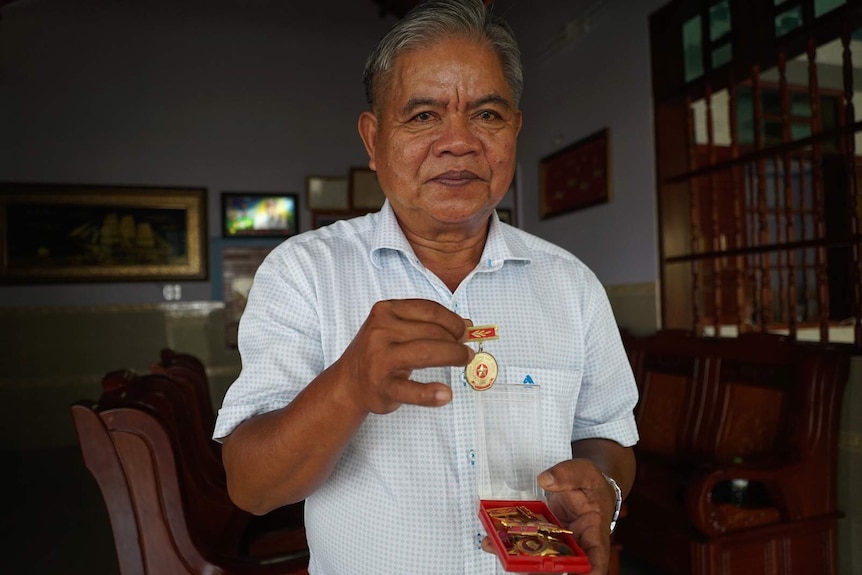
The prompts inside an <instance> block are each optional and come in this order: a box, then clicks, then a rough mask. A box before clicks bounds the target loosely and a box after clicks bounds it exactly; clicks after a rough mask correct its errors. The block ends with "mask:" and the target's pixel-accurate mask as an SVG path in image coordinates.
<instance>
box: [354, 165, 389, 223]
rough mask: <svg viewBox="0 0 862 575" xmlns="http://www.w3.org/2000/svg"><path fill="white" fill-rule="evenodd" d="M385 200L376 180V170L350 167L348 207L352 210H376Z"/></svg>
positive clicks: (361, 211)
mask: <svg viewBox="0 0 862 575" xmlns="http://www.w3.org/2000/svg"><path fill="white" fill-rule="evenodd" d="M385 201H386V195H385V194H384V193H383V188H381V187H380V182H379V181H378V180H377V172H375V171H374V170H372V169H370V168H351V169H350V207H351V208H352V209H353V211H355V212H360V213H367V212H376V211H377V210H379V209H380V208H382V207H383V202H385Z"/></svg>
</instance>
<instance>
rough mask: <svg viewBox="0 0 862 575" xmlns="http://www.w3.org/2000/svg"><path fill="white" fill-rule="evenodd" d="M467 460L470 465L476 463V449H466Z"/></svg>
mask: <svg viewBox="0 0 862 575" xmlns="http://www.w3.org/2000/svg"><path fill="white" fill-rule="evenodd" d="M467 461H469V462H470V465H476V450H475V449H470V450H468V451H467Z"/></svg>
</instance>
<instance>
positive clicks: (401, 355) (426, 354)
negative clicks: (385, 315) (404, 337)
mask: <svg viewBox="0 0 862 575" xmlns="http://www.w3.org/2000/svg"><path fill="white" fill-rule="evenodd" d="M390 353H391V354H392V356H393V358H392V359H393V364H394V365H396V366H398V367H401V368H403V369H416V368H422V367H449V366H454V365H467V364H468V363H470V360H471V359H473V357H474V356H475V355H476V352H475V351H474V350H473V349H472V348H471V347H469V346H467V345H464V344H462V343H453V342H441V341H435V340H432V341H428V340H414V341H409V342H405V343H395V344H392V346H391V347H390Z"/></svg>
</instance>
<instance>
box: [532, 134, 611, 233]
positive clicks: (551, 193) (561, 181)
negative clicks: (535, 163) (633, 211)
mask: <svg viewBox="0 0 862 575" xmlns="http://www.w3.org/2000/svg"><path fill="white" fill-rule="evenodd" d="M609 153H610V130H609V129H608V128H604V129H601V130H599V131H598V132H595V133H593V134H590V135H589V136H587V137H585V138H583V139H581V140H579V141H577V142H575V143H573V144H571V145H569V146H567V147H565V148H563V149H562V150H560V151H558V152H555V153H553V154H550V155H548V156H545V157H544V158H542V159H541V160H540V161H539V196H540V202H541V203H540V210H539V215H540V216H541V218H542V219H545V218H550V217H553V216H558V215H561V214H565V213H569V212H573V211H576V210H581V209H583V208H587V207H590V206H595V205H599V204H604V203H607V202H609V201H610V191H611V190H610V189H611V183H610V174H611V165H610V158H609Z"/></svg>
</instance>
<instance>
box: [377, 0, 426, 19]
mask: <svg viewBox="0 0 862 575" xmlns="http://www.w3.org/2000/svg"><path fill="white" fill-rule="evenodd" d="M374 2H375V3H376V4H377V5H378V6H379V7H380V15H381V16H385V15H386V14H393V15H395V16H396V17H397V18H401V17H403V16H404V15H405V14H406V13H407V11H408V10H410V9H411V8H413V7H414V6H415V5H416V4H418V2H419V0H374Z"/></svg>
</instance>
